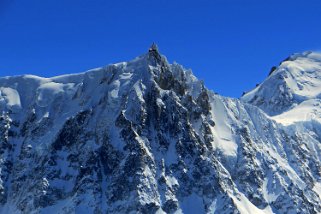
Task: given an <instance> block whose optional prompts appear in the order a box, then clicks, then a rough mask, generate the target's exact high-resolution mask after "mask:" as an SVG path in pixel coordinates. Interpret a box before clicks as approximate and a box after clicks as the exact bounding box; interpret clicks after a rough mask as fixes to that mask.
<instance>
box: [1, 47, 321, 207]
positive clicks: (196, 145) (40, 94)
mask: <svg viewBox="0 0 321 214" xmlns="http://www.w3.org/2000/svg"><path fill="white" fill-rule="evenodd" d="M0 91H1V95H0V110H1V112H2V115H1V118H0V122H1V124H0V132H1V136H2V137H1V138H0V145H1V147H0V151H1V152H0V155H1V162H0V166H1V180H0V182H1V186H0V203H1V206H0V211H1V212H2V213H9V212H16V213H106V212H107V213H130V212H133V213H156V212H159V213H175V212H178V213H180V212H182V213H318V212H321V201H320V198H319V194H320V191H319V190H320V187H321V184H320V175H321V171H320V170H321V169H320V151H321V150H320V147H319V144H320V138H319V133H320V131H319V130H320V129H317V128H316V127H318V125H317V124H318V123H317V122H315V124H314V125H313V127H314V129H312V128H311V129H309V132H304V131H302V129H298V128H297V127H296V126H294V127H291V131H289V127H284V126H282V125H280V124H278V123H277V122H275V121H274V120H272V119H271V118H269V116H267V115H266V114H265V113H264V112H263V111H262V110H260V109H259V108H257V107H255V106H253V105H252V104H246V103H244V102H242V101H240V100H237V99H230V98H224V97H221V96H219V95H215V94H214V93H213V92H211V91H209V90H207V89H206V87H205V86H204V84H203V83H202V82H201V81H199V80H197V79H196V78H195V76H193V74H192V73H191V71H189V70H186V69H184V68H183V67H182V66H180V65H178V64H169V63H168V62H167V60H166V59H165V57H164V56H162V55H160V54H159V52H158V49H157V48H155V47H153V48H151V49H150V50H149V52H148V53H147V54H145V55H142V56H140V57H138V58H136V59H134V60H132V61H130V62H126V63H125V62H124V63H118V64H114V65H110V66H107V67H103V68H99V69H94V70H91V71H88V72H86V73H82V74H76V75H67V76H61V77H54V78H49V79H46V78H39V77H35V76H19V77H5V78H0Z"/></svg>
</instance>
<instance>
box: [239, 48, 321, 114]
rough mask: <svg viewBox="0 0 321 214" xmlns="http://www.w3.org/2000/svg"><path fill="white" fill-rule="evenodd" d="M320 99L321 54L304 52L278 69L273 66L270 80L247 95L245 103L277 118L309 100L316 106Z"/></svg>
mask: <svg viewBox="0 0 321 214" xmlns="http://www.w3.org/2000/svg"><path fill="white" fill-rule="evenodd" d="M320 98H321V54H319V53H315V52H304V53H300V54H293V55H292V56H290V57H288V58H287V59H286V60H285V61H283V62H282V63H281V64H280V65H279V66H278V67H273V68H272V70H271V72H270V75H269V76H268V78H267V79H266V80H265V81H263V83H261V84H260V85H258V86H257V87H256V88H255V89H253V90H252V91H250V92H248V93H246V94H245V95H243V96H242V98H241V100H243V101H246V102H248V103H251V104H253V105H256V106H258V107H259V108H261V109H262V110H263V111H265V112H266V113H267V114H268V115H271V116H275V115H279V114H282V113H284V112H286V111H289V110H291V109H293V108H295V107H297V106H298V105H300V104H303V102H305V101H309V102H310V103H311V101H310V100H311V99H313V100H315V101H313V103H314V104H315V103H318V100H319V99H320ZM314 104H313V105H314ZM306 105H307V103H305V104H304V106H306Z"/></svg>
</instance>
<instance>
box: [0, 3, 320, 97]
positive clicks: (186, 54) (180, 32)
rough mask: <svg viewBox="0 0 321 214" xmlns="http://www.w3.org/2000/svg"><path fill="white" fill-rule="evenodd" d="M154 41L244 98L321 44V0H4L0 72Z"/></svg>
mask: <svg viewBox="0 0 321 214" xmlns="http://www.w3.org/2000/svg"><path fill="white" fill-rule="evenodd" d="M153 41H155V42H157V43H158V46H159V48H160V51H161V52H162V53H163V54H164V55H166V56H167V58H168V59H169V61H170V62H172V61H177V62H178V63H180V64H182V65H184V66H185V67H187V68H191V69H192V70H193V72H194V74H195V75H196V76H197V77H198V78H199V79H203V80H204V81H205V83H206V86H207V87H208V88H210V89H212V90H214V91H216V92H218V93H220V94H222V95H226V96H232V97H239V96H240V95H241V93H242V92H243V91H245V90H249V89H251V88H252V87H254V86H255V84H256V83H258V82H260V81H262V80H263V79H264V78H265V77H266V76H267V74H268V72H269V69H270V68H271V67H272V66H273V65H277V64H278V63H279V62H280V61H281V60H283V59H284V58H286V57H287V56H288V55H290V54H291V53H293V52H301V51H305V50H320V49H321V1H320V0H314V1H311V0H306V1H301V0H300V1H298V0H291V1H290V0H277V1H276V0H269V1H265V0H264V1H263V0H251V1H250V0H234V1H232V0H208V1H202V0H194V1H189V0H185V1H180V0H173V1H169V0H168V1H165V0H141V1H135V0H131V1H129V0H128V1H122V0H117V1H116V0H115V1H108V0H45V1H44V0H28V1H20V0H0V76H8V75H20V74H34V75H40V76H44V77H50V76H56V75H60V74H66V73H75V72H82V71H85V70H87V69H90V68H95V67H99V66H103V65H106V64H110V63H115V62H119V61H127V60H130V59H132V58H134V57H136V56H138V55H140V54H142V53H144V52H146V51H147V49H148V47H149V45H150V44H151V43H152V42H153Z"/></svg>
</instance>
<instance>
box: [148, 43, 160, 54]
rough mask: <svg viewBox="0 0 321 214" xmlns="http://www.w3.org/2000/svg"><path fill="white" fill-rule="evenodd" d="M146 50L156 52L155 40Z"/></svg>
mask: <svg viewBox="0 0 321 214" xmlns="http://www.w3.org/2000/svg"><path fill="white" fill-rule="evenodd" d="M148 51H149V52H158V47H157V45H156V43H155V42H153V44H152V45H151V46H150V48H149V50H148Z"/></svg>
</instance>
